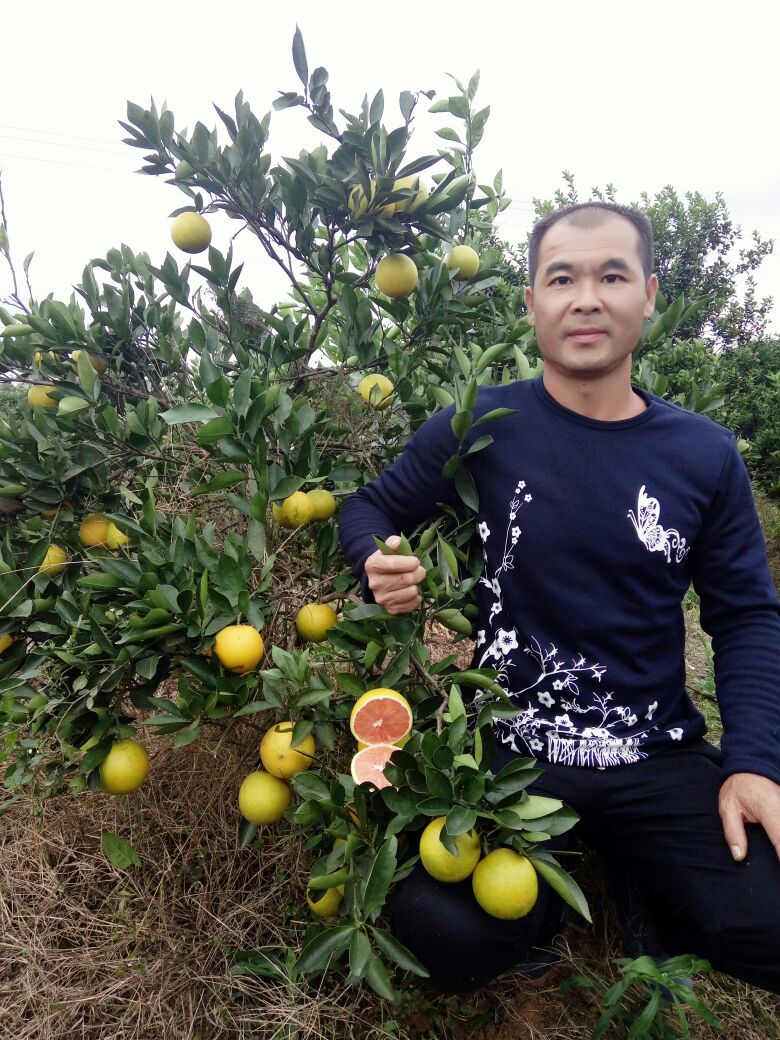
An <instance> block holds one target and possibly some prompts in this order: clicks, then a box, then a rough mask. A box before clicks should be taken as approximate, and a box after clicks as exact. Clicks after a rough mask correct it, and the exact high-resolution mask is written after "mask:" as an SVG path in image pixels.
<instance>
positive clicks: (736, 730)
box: [691, 436, 780, 783]
mask: <svg viewBox="0 0 780 1040" xmlns="http://www.w3.org/2000/svg"><path fill="white" fill-rule="evenodd" d="M691 556H692V559H691V575H692V579H693V586H694V588H695V590H696V592H697V593H698V595H699V596H700V597H701V605H700V609H701V623H702V627H703V628H704V630H705V632H707V633H708V634H709V635H710V636H711V637H712V649H713V659H714V667H715V690H716V693H717V697H718V704H719V706H720V712H721V720H722V723H723V739H722V741H721V751H722V755H723V774H724V779H725V777H726V776H728V775H730V774H731V773H757V774H760V775H761V776H766V777H769V779H771V780H774V781H775V782H776V783H780V604H778V597H777V592H776V590H775V587H774V583H773V580H772V575H771V572H770V570H769V564H768V561H767V554H766V546H765V543H764V537H763V533H762V531H761V525H760V522H759V519H758V514H757V512H756V507H755V503H754V500H753V493H752V489H751V486H750V480H749V477H748V473H747V469H746V467H745V463H744V462H743V460H742V457H741V455H740V454H739V451H738V449H737V446H736V440H735V438H734V437H733V436H732V437H731V438H730V440H729V447H728V453H727V456H726V460H725V463H724V465H723V469H722V471H721V475H720V481H719V484H718V488H717V490H716V492H715V495H714V498H713V500H712V502H711V505H710V509H709V512H708V514H707V517H706V519H705V523H704V526H703V529H702V531H701V533H700V535H699V537H698V538H697V540H696V543H695V545H694V547H693V549H692V552H691Z"/></svg>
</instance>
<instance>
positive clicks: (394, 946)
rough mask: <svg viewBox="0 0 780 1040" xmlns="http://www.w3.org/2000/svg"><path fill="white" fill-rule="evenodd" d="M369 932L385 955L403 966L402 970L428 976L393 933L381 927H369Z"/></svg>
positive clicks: (421, 976) (425, 969) (425, 970)
mask: <svg viewBox="0 0 780 1040" xmlns="http://www.w3.org/2000/svg"><path fill="white" fill-rule="evenodd" d="M371 934H372V935H373V936H374V940H375V942H376V944H377V946H378V947H379V949H380V950H381V951H382V953H383V954H384V955H385V957H389V959H390V960H391V961H395V963H396V964H397V965H398V966H399V967H400V968H403V969H404V971H411V972H412V973H413V974H415V975H419V976H420V978H423V979H427V978H429V977H430V974H431V973H430V972H429V971H428V969H427V968H426V967H424V966H423V965H422V964H421V963H420V962H419V961H418V960H417V958H416V957H415V956H414V954H412V953H410V952H409V950H407V948H406V947H405V946H404V945H403V944H402V943H400V942H399V941H398V940H397V939H396V937H395V936H394V935H391V934H390V932H386V931H385V930H384V929H383V928H374V927H372V928H371Z"/></svg>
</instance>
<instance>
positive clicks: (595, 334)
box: [568, 329, 606, 343]
mask: <svg viewBox="0 0 780 1040" xmlns="http://www.w3.org/2000/svg"><path fill="white" fill-rule="evenodd" d="M605 335H606V333H605V332H604V330H603V329H576V330H575V331H574V332H570V333H569V337H568V338H569V339H573V340H574V342H575V343H595V342H596V340H597V339H600V338H601V336H605Z"/></svg>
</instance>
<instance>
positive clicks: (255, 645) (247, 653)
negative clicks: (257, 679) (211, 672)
mask: <svg viewBox="0 0 780 1040" xmlns="http://www.w3.org/2000/svg"><path fill="white" fill-rule="evenodd" d="M214 653H215V654H216V655H217V657H218V658H219V660H220V662H221V664H222V667H223V668H226V669H227V671H229V672H237V673H238V674H239V675H243V674H244V673H245V672H251V671H252V669H253V668H256V667H257V665H258V664H259V663H260V659H261V657H262V656H263V637H262V636H261V635H260V633H259V632H258V631H257V629H256V628H252V626H251V625H227V627H225V628H221V629H220V630H219V632H217V636H216V639H215V640H214Z"/></svg>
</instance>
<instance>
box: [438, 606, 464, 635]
mask: <svg viewBox="0 0 780 1040" xmlns="http://www.w3.org/2000/svg"><path fill="white" fill-rule="evenodd" d="M434 620H435V621H438V622H440V623H441V624H442V625H444V627H445V628H448V629H449V630H450V631H451V632H458V633H459V634H460V635H464V636H470V635H471V622H470V621H469V619H468V618H467V617H466V616H465V615H464V614H461V612H460V611H459V610H454V609H452V608H447V609H446V610H440V611H438V613H436V614H434Z"/></svg>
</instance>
